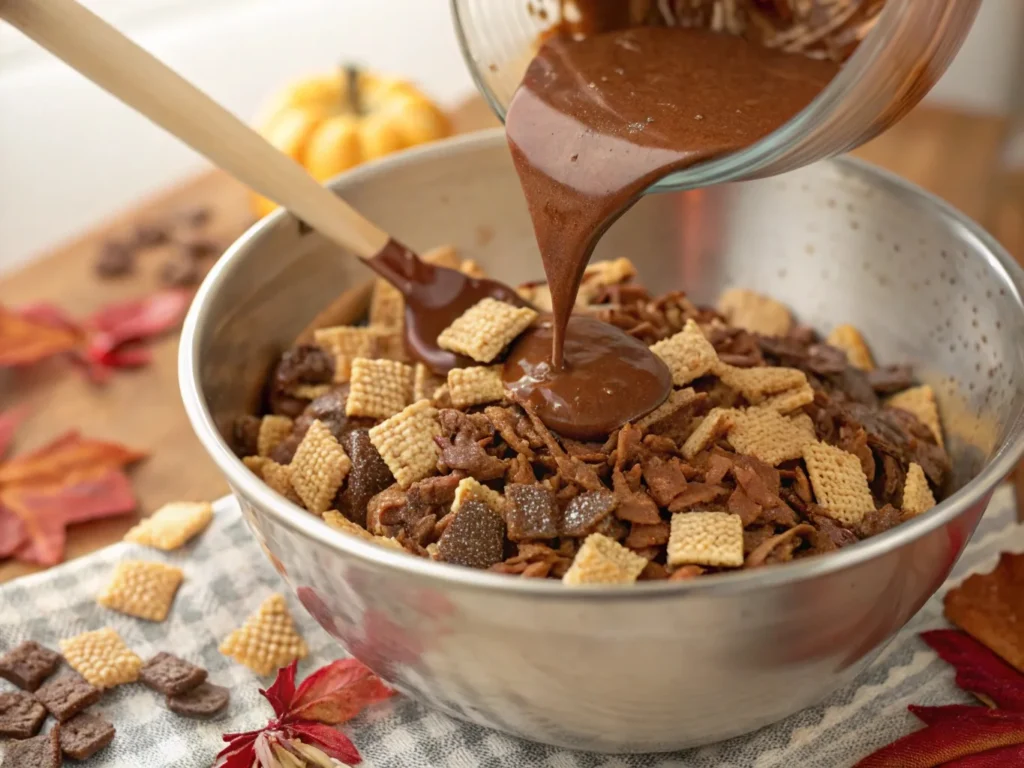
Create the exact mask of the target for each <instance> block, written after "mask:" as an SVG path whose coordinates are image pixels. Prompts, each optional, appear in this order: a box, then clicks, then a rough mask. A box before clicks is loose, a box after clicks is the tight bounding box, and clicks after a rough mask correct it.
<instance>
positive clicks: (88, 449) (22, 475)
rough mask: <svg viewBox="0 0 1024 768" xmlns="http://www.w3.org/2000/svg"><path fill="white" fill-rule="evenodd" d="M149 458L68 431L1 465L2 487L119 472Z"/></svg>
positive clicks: (0, 478)
mask: <svg viewBox="0 0 1024 768" xmlns="http://www.w3.org/2000/svg"><path fill="white" fill-rule="evenodd" d="M145 456H146V454H145V453H141V452H139V451H133V450H132V449H130V448H126V447H125V446H123V445H119V444H117V443H108V442H104V441H102V440H91V439H88V438H83V437H82V436H81V435H79V434H78V433H77V432H68V433H67V434H65V435H63V436H61V437H58V438H57V439H56V440H54V441H53V442H51V443H49V444H48V445H45V446H43V447H42V448H40V449H39V450H37V451H34V452H32V453H29V454H26V455H24V456H18V457H17V458H14V459H11V460H10V461H7V462H4V463H3V464H0V486H5V485H13V484H22V485H24V484H41V483H52V482H56V481H60V480H61V479H63V478H64V477H66V476H67V475H68V474H70V473H74V472H82V471H90V470H99V469H119V468H121V467H125V466H127V465H129V464H133V463H135V462H136V461H139V460H140V459H143V458H145Z"/></svg>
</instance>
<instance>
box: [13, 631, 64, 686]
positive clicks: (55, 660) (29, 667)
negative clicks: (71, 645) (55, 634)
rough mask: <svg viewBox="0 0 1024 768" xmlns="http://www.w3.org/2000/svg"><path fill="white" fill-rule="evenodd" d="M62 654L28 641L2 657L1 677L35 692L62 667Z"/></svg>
mask: <svg viewBox="0 0 1024 768" xmlns="http://www.w3.org/2000/svg"><path fill="white" fill-rule="evenodd" d="M60 661H61V659H60V654H59V653H57V652H56V651H51V650H50V649H49V648H47V647H45V646H42V645H40V644H39V643H37V642H35V641H34V640H26V641H25V642H23V643H21V644H20V645H18V646H16V647H14V648H11V649H10V650H9V651H7V652H6V653H5V654H4V655H3V656H0V677H2V678H3V679H4V680H7V681H8V682H11V683H14V684H15V685H16V686H18V687H19V688H21V689H23V690H26V691H34V690H36V689H37V688H38V687H39V686H40V685H42V683H43V681H44V680H46V678H48V677H49V676H50V675H52V674H53V673H54V672H55V671H56V670H57V667H59V666H60Z"/></svg>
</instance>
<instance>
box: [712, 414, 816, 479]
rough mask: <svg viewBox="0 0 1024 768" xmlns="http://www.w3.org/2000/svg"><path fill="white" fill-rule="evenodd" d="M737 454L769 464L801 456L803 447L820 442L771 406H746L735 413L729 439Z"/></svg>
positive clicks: (776, 463) (812, 434) (774, 465)
mask: <svg viewBox="0 0 1024 768" xmlns="http://www.w3.org/2000/svg"><path fill="white" fill-rule="evenodd" d="M727 439H728V440H729V443H730V445H732V447H733V448H734V449H735V451H736V453H740V454H743V455H745V456H753V457H754V458H755V459H760V460H761V461H763V462H764V463H765V464H768V465H769V466H772V467H776V466H778V465H779V464H781V463H782V462H784V461H790V460H792V459H799V458H800V457H802V456H803V453H804V448H805V447H806V446H807V445H808V444H810V443H815V442H817V440H818V438H817V437H816V436H815V434H814V431H813V429H812V430H811V432H808V431H807V430H806V429H803V428H801V427H799V426H797V425H796V424H794V423H793V422H792V421H790V420H789V419H787V418H786V417H785V416H783V415H782V414H781V413H779V412H778V411H775V410H772V409H771V408H747V409H746V410H744V411H739V412H738V413H736V414H735V415H734V416H733V420H732V426H731V427H730V428H729V436H728V438H727Z"/></svg>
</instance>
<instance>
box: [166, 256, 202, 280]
mask: <svg viewBox="0 0 1024 768" xmlns="http://www.w3.org/2000/svg"><path fill="white" fill-rule="evenodd" d="M201 279H202V271H201V270H200V268H199V263H198V261H197V260H196V258H195V256H193V254H192V253H191V252H190V251H186V250H184V249H180V250H177V251H175V252H174V253H172V254H171V255H170V256H169V257H168V258H167V260H166V261H165V262H164V263H163V265H162V266H161V267H160V282H162V283H163V284H164V285H170V286H174V287H178V288H187V287H188V286H191V285H196V284H197V283H198V282H199V281H200V280H201Z"/></svg>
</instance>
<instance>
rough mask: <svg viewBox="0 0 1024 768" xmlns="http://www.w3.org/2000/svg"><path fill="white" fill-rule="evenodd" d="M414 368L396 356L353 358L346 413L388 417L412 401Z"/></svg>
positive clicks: (375, 417)
mask: <svg viewBox="0 0 1024 768" xmlns="http://www.w3.org/2000/svg"><path fill="white" fill-rule="evenodd" d="M413 378H414V373H413V368H412V366H411V365H406V364H405V363H400V362H398V361H397V360H369V359H367V358H365V357H357V358H355V359H354V360H353V361H352V380H351V383H350V389H349V393H348V400H347V401H346V403H345V415H346V416H366V417H368V418H371V419H386V418H388V417H389V416H394V415H395V414H396V413H398V412H399V411H400V410H402V409H403V408H405V406H407V405H409V403H410V402H411V401H412V387H413Z"/></svg>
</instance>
